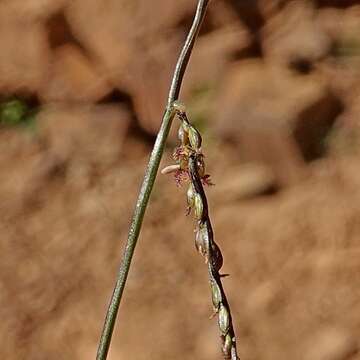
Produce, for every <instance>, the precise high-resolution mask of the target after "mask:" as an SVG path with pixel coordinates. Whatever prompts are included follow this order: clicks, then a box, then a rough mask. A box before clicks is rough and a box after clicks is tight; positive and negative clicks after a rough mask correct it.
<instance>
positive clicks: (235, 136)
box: [212, 60, 339, 184]
mask: <svg viewBox="0 0 360 360" xmlns="http://www.w3.org/2000/svg"><path fill="white" fill-rule="evenodd" d="M219 94H220V95H219V98H218V99H217V101H216V106H217V110H216V111H215V113H214V114H213V116H212V121H213V124H214V126H215V127H216V129H217V133H218V135H219V136H220V137H222V138H224V139H227V140H228V141H232V142H234V143H235V144H237V145H238V148H239V151H240V154H239V156H240V158H241V159H242V160H243V161H247V162H248V161H250V162H260V163H265V164H266V165H270V166H271V168H272V170H273V171H274V172H275V174H276V176H277V178H278V179H279V181H280V183H282V184H289V183H292V182H296V181H298V180H299V179H301V178H302V176H303V175H304V171H305V168H304V160H305V159H306V160H309V159H310V158H311V156H310V155H314V156H316V154H315V153H316V151H317V150H318V148H317V146H318V145H319V144H321V142H322V138H321V136H322V132H321V131H323V128H325V129H326V126H327V125H329V126H331V122H332V121H333V120H334V118H335V116H336V115H337V114H338V111H339V101H338V100H337V99H336V98H334V97H333V96H331V94H329V92H328V88H327V84H326V82H325V81H324V79H322V78H321V77H320V76H318V75H311V76H305V77H304V76H301V75H296V74H294V73H293V72H291V71H289V70H286V69H283V68H281V67H279V66H275V65H270V64H266V63H263V62H261V61H259V60H258V61H244V62H240V63H237V64H235V65H234V66H233V68H231V70H230V71H229V72H228V74H227V76H226V78H225V79H224V83H223V86H222V87H221V89H220V91H219ZM311 129H312V130H311ZM312 151H313V152H314V153H312Z"/></svg>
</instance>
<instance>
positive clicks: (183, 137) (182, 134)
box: [178, 124, 189, 145]
mask: <svg viewBox="0 0 360 360" xmlns="http://www.w3.org/2000/svg"><path fill="white" fill-rule="evenodd" d="M178 139H179V140H180V142H181V144H182V145H187V144H189V136H188V133H187V131H186V130H185V128H184V126H183V124H181V125H180V127H179V130H178Z"/></svg>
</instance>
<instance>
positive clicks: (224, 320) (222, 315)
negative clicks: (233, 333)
mask: <svg viewBox="0 0 360 360" xmlns="http://www.w3.org/2000/svg"><path fill="white" fill-rule="evenodd" d="M229 326H230V317H229V312H228V311H227V309H226V307H225V306H224V305H223V304H221V305H220V309H219V328H220V331H221V333H222V334H223V335H224V336H226V334H227V333H228V331H229Z"/></svg>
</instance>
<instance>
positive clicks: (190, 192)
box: [186, 183, 195, 208]
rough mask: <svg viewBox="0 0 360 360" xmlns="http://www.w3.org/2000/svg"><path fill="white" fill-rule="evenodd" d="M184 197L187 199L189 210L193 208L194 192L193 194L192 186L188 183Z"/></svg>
mask: <svg viewBox="0 0 360 360" xmlns="http://www.w3.org/2000/svg"><path fill="white" fill-rule="evenodd" d="M186 197H187V204H188V206H189V207H190V208H193V207H194V203H195V192H194V187H193V186H192V184H191V183H190V185H189V188H188V190H187V193H186Z"/></svg>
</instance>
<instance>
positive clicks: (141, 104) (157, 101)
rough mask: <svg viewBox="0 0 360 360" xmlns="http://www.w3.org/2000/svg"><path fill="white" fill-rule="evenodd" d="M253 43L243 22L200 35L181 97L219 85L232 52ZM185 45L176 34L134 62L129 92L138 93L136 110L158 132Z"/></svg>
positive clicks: (189, 98) (144, 123)
mask: <svg viewBox="0 0 360 360" xmlns="http://www.w3.org/2000/svg"><path fill="white" fill-rule="evenodd" d="M248 43H249V34H248V32H247V31H246V30H245V29H244V27H243V26H241V25H240V26H239V25H237V24H234V25H232V26H231V25H230V26H227V27H225V28H222V29H220V30H217V31H213V32H211V33H209V34H207V35H203V36H201V37H199V38H198V41H197V43H196V47H195V48H194V51H193V54H192V56H191V59H190V62H189V66H188V69H187V71H186V74H185V77H184V82H183V87H182V90H181V99H183V100H184V101H185V102H186V103H189V102H191V101H192V100H193V96H194V94H197V93H199V91H202V90H205V91H206V90H208V89H214V90H215V89H216V87H217V85H216V84H217V83H219V81H220V79H221V77H222V75H223V74H224V71H225V69H226V66H227V65H228V64H229V63H230V61H231V55H232V54H233V53H235V52H236V51H238V50H241V49H243V48H244V47H246V46H247V45H248ZM180 48H181V38H180V37H179V36H178V35H177V34H174V36H173V37H172V38H171V40H169V38H167V39H162V41H161V42H159V44H158V45H154V46H153V47H151V48H149V49H148V50H147V52H146V53H145V54H146V56H144V57H141V56H140V54H139V56H137V57H136V58H135V59H134V61H133V64H132V66H131V69H132V70H131V74H132V75H131V76H129V78H128V81H129V89H130V90H129V92H130V93H131V94H133V96H134V104H135V110H136V112H137V114H138V118H139V121H140V124H141V126H142V127H143V128H144V129H145V130H146V131H148V132H150V133H152V134H154V133H156V132H157V131H158V129H159V126H160V119H161V116H162V112H163V109H164V105H165V102H166V97H167V93H168V90H169V87H170V82H171V77H172V73H173V71H174V67H175V62H176V59H177V57H178V54H179V51H180Z"/></svg>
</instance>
